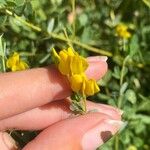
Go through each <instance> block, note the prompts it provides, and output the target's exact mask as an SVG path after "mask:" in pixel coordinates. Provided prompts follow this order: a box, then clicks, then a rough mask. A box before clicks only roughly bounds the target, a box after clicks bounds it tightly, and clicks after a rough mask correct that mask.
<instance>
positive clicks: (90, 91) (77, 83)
mask: <svg viewBox="0 0 150 150" xmlns="http://www.w3.org/2000/svg"><path fill="white" fill-rule="evenodd" d="M70 84H71V89H72V90H73V91H74V92H80V93H82V94H83V95H87V96H91V95H94V94H95V93H97V92H99V91H100V89H99V87H98V85H97V83H96V81H95V80H93V79H88V78H87V77H86V76H85V74H76V75H73V76H71V77H70Z"/></svg>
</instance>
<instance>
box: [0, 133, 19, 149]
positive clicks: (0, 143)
mask: <svg viewBox="0 0 150 150" xmlns="http://www.w3.org/2000/svg"><path fill="white" fill-rule="evenodd" d="M0 150H17V146H16V143H15V141H14V140H13V138H12V137H11V136H10V135H9V134H8V133H6V132H0Z"/></svg>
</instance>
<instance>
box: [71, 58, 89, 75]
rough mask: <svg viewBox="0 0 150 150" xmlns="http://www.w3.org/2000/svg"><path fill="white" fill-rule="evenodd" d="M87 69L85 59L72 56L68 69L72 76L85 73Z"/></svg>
mask: <svg viewBox="0 0 150 150" xmlns="http://www.w3.org/2000/svg"><path fill="white" fill-rule="evenodd" d="M87 67H88V63H87V61H86V59H85V58H83V57H81V56H74V57H72V60H71V61H70V69H71V72H72V74H81V73H83V72H85V70H86V69H87Z"/></svg>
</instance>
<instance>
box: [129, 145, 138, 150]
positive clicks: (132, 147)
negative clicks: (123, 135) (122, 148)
mask: <svg viewBox="0 0 150 150" xmlns="http://www.w3.org/2000/svg"><path fill="white" fill-rule="evenodd" d="M127 150H137V148H136V147H135V146H134V145H130V146H129V147H128V148H127Z"/></svg>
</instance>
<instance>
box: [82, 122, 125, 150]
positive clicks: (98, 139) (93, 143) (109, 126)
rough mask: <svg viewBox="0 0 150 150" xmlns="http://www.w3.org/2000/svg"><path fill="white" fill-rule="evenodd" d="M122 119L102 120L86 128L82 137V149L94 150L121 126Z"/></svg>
mask: <svg viewBox="0 0 150 150" xmlns="http://www.w3.org/2000/svg"><path fill="white" fill-rule="evenodd" d="M123 124H124V123H123V122H122V121H118V120H103V121H101V122H99V123H98V124H97V125H96V126H95V127H94V128H92V129H90V130H88V131H87V132H86V133H85V134H84V135H83V137H82V143H81V145H82V148H83V150H96V149H97V148H98V147H99V146H100V145H101V144H103V143H104V142H106V141H107V140H109V139H110V138H111V137H112V136H113V135H114V134H115V133H116V132H117V131H118V130H119V129H120V128H121V127H122V126H123Z"/></svg>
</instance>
